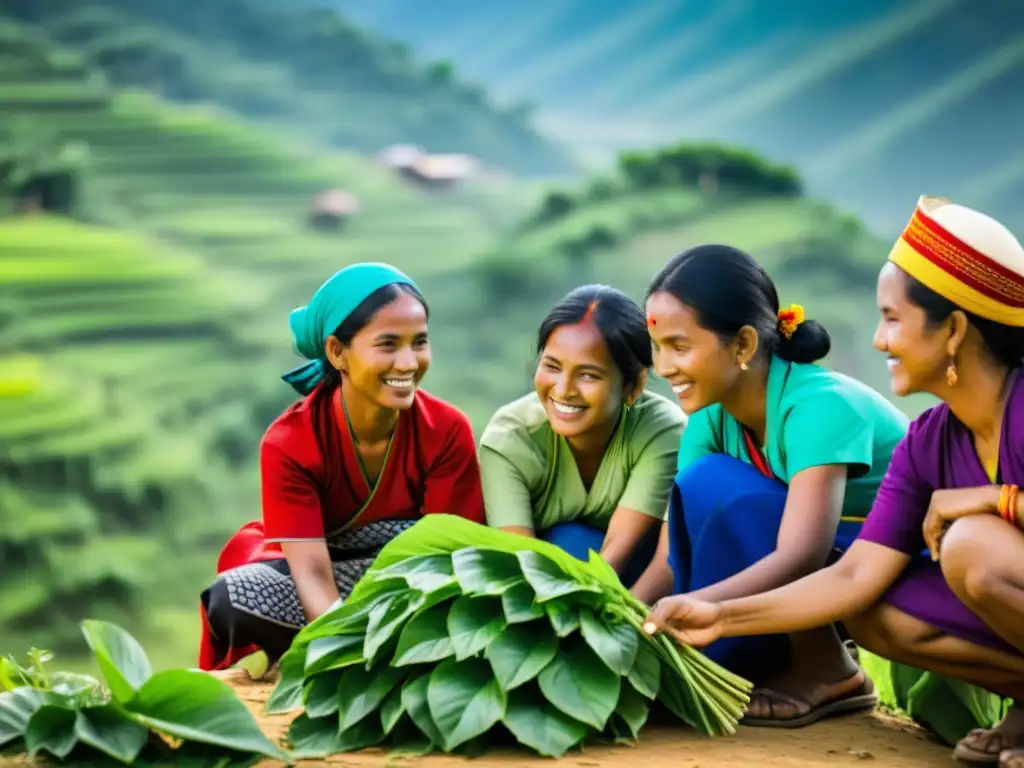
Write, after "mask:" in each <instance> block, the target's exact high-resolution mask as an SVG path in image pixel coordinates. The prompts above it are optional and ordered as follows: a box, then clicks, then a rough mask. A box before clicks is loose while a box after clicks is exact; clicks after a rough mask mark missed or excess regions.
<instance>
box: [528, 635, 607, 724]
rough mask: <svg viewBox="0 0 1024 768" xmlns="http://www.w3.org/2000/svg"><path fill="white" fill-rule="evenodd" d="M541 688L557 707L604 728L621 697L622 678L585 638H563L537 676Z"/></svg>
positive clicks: (573, 716)
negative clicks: (567, 640) (552, 656)
mask: <svg viewBox="0 0 1024 768" xmlns="http://www.w3.org/2000/svg"><path fill="white" fill-rule="evenodd" d="M537 682H538V683H539V684H540V689H541V692H543V694H544V696H545V697H546V698H547V700H548V701H550V702H551V703H552V704H553V705H554V706H555V707H557V708H558V709H560V710H561V711H562V712H564V713H565V714H567V715H569V717H572V718H574V719H576V720H579V721H580V722H583V723H586V724H587V725H589V726H591V727H592V728H594V729H596V730H598V731H601V730H604V727H605V725H606V724H607V722H608V718H609V717H610V716H611V714H612V712H614V711H615V706H616V704H618V701H619V689H620V687H621V683H622V678H621V677H620V676H619V675H617V674H615V673H614V672H612V671H611V670H610V669H608V667H606V666H605V665H604V663H603V662H602V661H601V659H600V658H598V656H597V654H595V653H594V652H593V651H592V650H590V647H589V646H588V645H586V643H583V642H568V643H565V642H563V644H562V647H561V648H559V649H558V653H557V654H556V655H555V658H554V659H552V660H551V663H550V664H548V665H547V666H546V667H545V668H544V669H543V671H541V673H540V674H539V675H538V676H537Z"/></svg>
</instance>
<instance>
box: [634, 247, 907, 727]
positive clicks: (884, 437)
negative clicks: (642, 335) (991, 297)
mask: <svg viewBox="0 0 1024 768" xmlns="http://www.w3.org/2000/svg"><path fill="white" fill-rule="evenodd" d="M647 316H648V324H649V330H650V335H651V339H652V341H653V344H654V348H655V353H654V359H655V370H656V371H657V372H658V375H659V376H662V377H663V378H665V379H667V380H668V382H669V383H670V384H671V385H672V389H673V391H674V392H675V393H676V395H677V397H678V398H679V403H680V405H681V406H682V409H683V411H685V412H686V413H688V414H690V420H689V423H688V425H687V429H686V433H685V434H684V435H683V439H682V444H681V446H680V449H679V464H678V468H679V474H678V475H677V476H676V480H675V488H674V491H673V494H672V502H671V506H670V509H669V516H668V525H667V526H666V529H665V531H664V532H663V537H662V541H661V543H660V546H659V552H658V556H657V557H656V558H655V560H654V561H653V562H652V564H651V567H650V568H648V570H647V572H646V573H645V574H644V575H643V577H642V578H641V579H640V580H639V581H638V582H637V584H636V586H635V587H634V589H633V592H634V594H635V595H636V597H637V598H638V599H640V600H642V601H644V602H647V603H652V602H654V601H655V600H657V599H659V598H661V597H663V596H665V595H667V594H669V592H675V593H683V594H688V595H690V596H691V597H693V598H696V599H703V600H724V599H728V598H736V597H741V596H746V595H756V594H758V593H760V592H765V591H767V590H770V589H773V588H775V587H778V586H780V585H782V584H786V583H788V582H791V581H794V580H796V579H798V578H800V577H801V576H803V575H805V574H807V573H810V572H812V571H816V570H818V569H819V568H821V567H823V566H824V565H825V564H826V562H827V561H828V560H829V559H830V558H832V557H834V556H835V554H836V552H837V551H841V550H842V549H844V548H845V547H847V546H848V545H849V543H850V542H851V541H852V538H853V536H854V535H855V534H856V532H857V531H858V530H859V526H860V523H861V521H863V519H864V516H865V515H866V514H867V511H868V509H869V508H870V506H871V503H872V501H873V500H874V497H875V493H876V492H877V489H878V485H879V483H880V482H881V480H882V477H883V475H884V474H885V470H886V468H887V466H888V464H889V459H890V457H891V456H892V452H893V449H894V448H895V446H896V444H897V443H898V442H899V440H900V438H902V436H903V435H904V433H905V430H906V426H907V418H906V417H905V416H903V414H902V413H900V412H899V411H898V410H897V409H896V408H895V407H894V406H893V405H892V404H891V403H889V402H888V401H887V400H885V399H884V398H883V397H882V396H881V395H880V394H878V393H877V392H875V391H874V390H872V389H870V388H869V387H867V386H865V385H863V384H861V383H860V382H857V381H855V380H853V379H851V378H848V377H846V376H843V375H840V374H837V373H833V372H831V371H828V370H826V369H825V368H822V367H820V366H818V365H814V364H813V363H814V362H815V361H817V360H819V359H821V358H823V357H824V356H825V355H826V354H827V353H828V351H829V347H830V340H829V336H828V333H827V332H826V331H825V329H824V328H823V327H822V326H821V325H819V324H818V323H816V322H814V321H813V320H805V319H804V317H803V309H802V308H801V307H790V308H789V309H786V310H782V311H780V309H779V299H778V295H777V293H776V289H775V286H774V284H773V283H772V280H771V278H770V277H769V276H768V275H767V273H766V272H765V271H764V269H762V267H761V266H760V265H759V264H758V263H757V262H756V261H754V259H752V258H751V257H750V256H749V255H747V254H746V253H744V252H743V251H740V250H737V249H736V248H730V247H728V246H724V245H702V246H698V247H695V248H692V249H690V250H688V251H685V252H683V253H681V254H680V255H678V256H676V257H675V258H674V259H672V260H671V261H670V262H669V263H668V264H667V265H666V266H665V268H664V269H662V271H661V272H660V273H659V274H658V275H657V276H656V277H655V278H654V281H653V282H652V284H651V286H650V289H649V290H648V300H647ZM822 623H823V624H826V622H822ZM808 630H809V631H806V632H798V633H793V634H790V635H789V636H788V637H786V636H782V635H777V636H765V637H757V638H751V639H746V640H742V641H737V640H726V641H723V642H720V643H716V644H715V645H713V646H711V647H709V648H708V649H707V650H706V653H707V655H708V656H709V657H711V658H713V659H715V660H716V661H719V662H720V663H722V664H723V665H725V666H727V667H730V668H732V669H734V670H736V671H738V672H740V673H742V674H744V675H746V676H748V677H751V678H752V679H754V680H755V682H757V683H758V684H759V686H761V687H759V688H757V689H756V690H755V691H754V693H753V695H752V699H751V703H750V706H749V708H748V710H747V716H746V720H745V722H746V723H747V724H750V725H766V726H784V727H797V726H801V725H806V724H808V723H811V722H813V721H815V720H817V719H819V718H821V717H822V716H824V715H826V714H829V713H834V712H837V711H848V710H852V709H860V708H870V707H873V706H874V705H875V703H876V701H877V697H876V695H875V693H874V689H873V686H872V683H871V681H870V680H869V679H868V678H867V677H866V675H865V674H864V673H863V671H862V670H861V669H860V668H859V667H858V666H857V664H856V663H855V662H854V660H853V659H852V658H851V657H850V654H849V652H847V650H846V649H845V648H844V646H843V644H842V642H841V640H840V637H839V635H838V633H837V630H836V629H835V628H833V627H832V626H831V625H827V626H825V627H823V628H819V629H813V628H808ZM766 671H768V674H766Z"/></svg>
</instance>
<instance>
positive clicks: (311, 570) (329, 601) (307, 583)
mask: <svg viewBox="0 0 1024 768" xmlns="http://www.w3.org/2000/svg"><path fill="white" fill-rule="evenodd" d="M281 551H282V552H284V557H285V560H287V561H288V567H289V568H291V571H292V580H293V581H294V582H295V588H296V590H298V593H299V602H300V603H302V610H303V612H304V613H305V614H306V620H307V621H313V620H314V619H317V618H319V617H320V616H321V615H322V614H324V613H325V612H326V611H327V609H328V608H330V607H331V605H333V604H334V603H335V602H337V601H338V600H339V599H340V597H341V595H339V594H338V586H337V585H336V584H335V583H334V568H333V567H332V565H331V556H330V553H329V552H328V551H327V543H326V542H324V541H283V542H281Z"/></svg>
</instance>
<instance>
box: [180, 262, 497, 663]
mask: <svg viewBox="0 0 1024 768" xmlns="http://www.w3.org/2000/svg"><path fill="white" fill-rule="evenodd" d="M427 318H428V310H427V305H426V302H425V301H424V299H423V297H422V296H421V295H420V292H419V290H418V289H417V288H416V286H415V284H414V283H413V282H412V280H410V279H409V278H408V277H407V276H406V275H404V274H402V273H401V272H399V271H398V270H397V269H395V268H393V267H390V266H388V265H386V264H356V265H353V266H351V267H346V268H345V269H343V270H341V271H340V272H338V273H337V274H335V275H334V276H333V277H332V278H331V279H330V280H328V281H327V282H326V283H324V285H322V286H321V287H320V289H319V290H318V291H317V292H316V294H315V295H314V296H313V299H312V300H311V301H310V303H309V305H308V306H306V307H300V308H299V309H297V310H295V311H294V312H292V315H291V317H290V320H289V324H290V326H291V329H292V334H293V336H294V338H295V345H296V348H297V349H298V351H299V352H300V353H301V354H302V355H303V356H304V357H306V358H307V359H309V360H310V362H309V363H307V364H306V365H303V366H301V367H299V368H296V369H295V370H293V371H290V372H289V373H287V374H286V375H285V376H284V379H285V381H287V382H288V383H289V384H291V385H292V386H293V387H294V388H295V389H296V391H297V392H299V393H300V394H302V395H304V398H303V399H302V400H300V401H299V402H297V403H295V404H294V405H292V406H291V407H289V408H288V409H287V410H286V411H285V412H284V413H283V414H282V415H281V416H280V417H278V419H277V420H276V421H275V422H274V423H273V424H271V425H270V428H269V429H268V430H267V432H266V434H265V435H264V437H263V441H262V443H261V445H260V471H261V475H262V486H263V519H262V520H261V521H255V522H251V523H249V524H247V525H246V526H244V527H243V528H242V529H241V530H240V531H239V532H238V533H237V534H235V536H234V537H233V538H232V539H231V540H230V541H229V542H228V544H227V546H226V547H225V548H224V551H223V552H222V553H221V557H220V560H219V562H218V563H217V572H218V574H219V576H218V577H217V580H216V581H215V582H214V583H213V585H212V586H210V588H209V589H207V590H206V591H205V592H203V594H202V609H203V619H204V623H203V626H204V630H205V632H204V636H203V644H202V648H201V652H200V660H199V666H200V668H201V669H223V668H224V667H227V666H230V665H231V664H233V663H235V662H236V661H238V660H239V659H240V658H242V657H243V656H245V655H248V654H249V653H251V652H253V651H256V650H263V651H265V652H266V654H267V656H268V657H269V658H270V660H271V661H275V660H276V659H278V658H279V657H280V656H281V655H282V654H283V653H284V652H285V651H286V650H287V649H288V647H289V645H290V644H291V641H292V639H293V638H294V637H295V635H296V634H297V633H298V631H299V629H301V627H302V626H303V625H305V624H306V623H307V621H312V620H313V619H315V618H316V617H318V616H320V615H321V614H323V613H324V612H325V611H326V610H327V609H328V608H330V607H331V606H332V605H333V604H335V603H337V602H338V601H339V600H344V599H345V598H346V597H347V596H348V594H349V593H350V592H351V591H352V588H353V586H354V585H355V583H356V581H358V580H359V578H360V577H361V576H362V575H363V573H365V571H366V569H367V568H369V566H370V564H371V563H372V562H373V559H374V557H375V556H376V554H377V553H378V552H379V551H380V549H381V547H383V546H384V545H385V544H386V543H387V542H388V541H390V540H391V539H393V538H394V537H395V536H397V535H398V534H399V533H401V532H402V531H404V530H405V529H407V528H409V527H410V526H411V525H412V524H413V523H414V522H415V521H416V520H418V519H419V518H420V517H422V516H423V515H427V514H431V513H447V514H455V515H460V516H462V517H466V518H468V519H469V520H473V521H475V522H479V523H483V522H484V512H483V498H482V494H481V488H480V471H479V465H478V463H477V458H476V451H475V447H474V443H473V432H472V429H471V427H470V424H469V420H468V419H467V418H466V416H465V414H463V413H462V412H461V411H459V410H458V409H457V408H455V407H454V406H452V405H449V404H448V403H445V402H444V401H442V400H439V399H438V398H436V397H433V396H431V395H429V394H427V393H426V392H423V391H421V390H419V389H418V387H419V383H420V380H421V379H422V378H423V376H424V375H425V374H426V372H427V369H428V368H429V366H430V342H429V339H428V337H427Z"/></svg>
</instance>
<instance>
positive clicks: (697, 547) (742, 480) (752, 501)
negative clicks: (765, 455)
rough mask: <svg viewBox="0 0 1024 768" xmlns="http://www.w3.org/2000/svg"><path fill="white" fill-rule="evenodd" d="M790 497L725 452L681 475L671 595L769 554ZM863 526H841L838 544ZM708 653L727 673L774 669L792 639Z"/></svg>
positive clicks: (673, 524)
mask: <svg viewBox="0 0 1024 768" xmlns="http://www.w3.org/2000/svg"><path fill="white" fill-rule="evenodd" d="M787 492H788V489H787V487H786V486H785V485H784V484H783V483H782V482H780V481H778V480H773V479H771V478H768V477H765V476H764V475H762V474H761V473H760V472H759V471H758V470H757V468H756V467H754V466H752V465H751V464H748V463H746V462H745V461H741V460H739V459H736V458H733V457H732V456H728V455H726V454H723V453H715V454H709V455H707V456H704V457H702V458H700V459H698V460H696V461H695V462H693V463H692V464H690V466H688V467H687V468H686V469H684V470H683V471H682V472H680V473H679V474H678V475H676V480H675V487H674V488H673V489H672V496H671V499H670V501H669V511H668V527H669V528H668V530H669V565H670V566H671V568H672V574H673V578H674V588H673V592H674V593H675V594H683V593H687V592H693V591H695V590H698V589H702V588H703V587H707V586H710V585H712V584H716V583H718V582H720V581H723V580H724V579H727V578H729V577H730V576H734V575H735V574H737V573H739V572H740V571H742V570H745V569H746V568H748V567H750V566H751V565H753V564H754V563H756V562H757V561H758V560H761V559H762V558H764V557H766V556H767V555H769V554H771V553H772V552H773V551H774V550H775V543H776V541H777V539H778V534H779V527H780V526H781V524H782V513H783V510H784V509H785V506H786V494H787ZM860 526H861V523H860V522H843V523H840V526H839V530H838V532H837V536H836V541H835V544H834V547H835V548H836V549H838V550H845V549H846V548H848V547H849V546H850V544H851V543H852V542H853V539H854V538H855V537H856V535H857V532H858V531H859V530H860ZM704 653H705V655H707V656H708V657H709V658H711V659H713V660H714V661H716V662H718V663H720V664H722V665H723V666H727V667H729V668H730V669H737V668H746V667H757V666H760V665H765V664H767V665H775V664H778V663H779V660H780V659H785V658H787V657H788V653H789V642H788V640H787V639H786V637H785V636H784V635H761V636H754V637H728V638H723V639H721V640H717V641H716V642H714V643H712V644H711V645H709V646H708V647H707V648H705V649H704ZM768 668H769V669H770V668H771V666H769V667H768ZM763 671H764V670H763V669H762V672H763Z"/></svg>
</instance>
